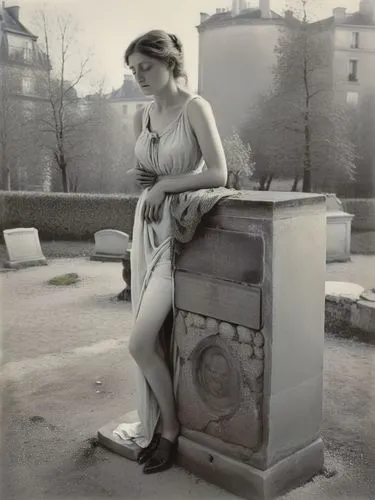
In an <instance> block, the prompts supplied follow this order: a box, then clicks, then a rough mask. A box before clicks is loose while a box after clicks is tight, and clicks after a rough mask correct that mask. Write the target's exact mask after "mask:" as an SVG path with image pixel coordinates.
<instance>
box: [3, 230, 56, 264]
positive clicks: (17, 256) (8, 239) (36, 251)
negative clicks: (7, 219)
mask: <svg viewBox="0 0 375 500" xmlns="http://www.w3.org/2000/svg"><path fill="white" fill-rule="evenodd" d="M3 234H4V240H5V245H6V248H7V252H8V257H9V259H7V260H6V261H5V262H4V267H6V268H12V269H20V268H24V267H30V266H46V265H47V260H46V258H45V257H44V255H43V252H42V248H41V246H40V241H39V233H38V230H37V229H36V228H35V227H19V228H15V229H5V230H4V231H3Z"/></svg>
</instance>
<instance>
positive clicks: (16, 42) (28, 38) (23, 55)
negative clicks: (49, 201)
mask: <svg viewBox="0 0 375 500" xmlns="http://www.w3.org/2000/svg"><path fill="white" fill-rule="evenodd" d="M19 14H20V8H19V7H18V6H11V7H6V6H5V3H4V2H2V4H1V6H0V127H1V128H3V129H4V130H6V131H7V133H6V134H3V135H2V137H1V144H0V149H1V155H0V174H1V175H0V188H2V189H27V190H47V191H48V190H49V188H50V158H49V155H48V153H47V152H46V150H45V149H44V148H42V147H40V145H39V146H38V145H37V144H36V143H35V142H33V140H32V139H31V138H30V137H29V136H28V134H27V133H26V132H25V130H24V127H23V124H24V123H26V122H27V121H28V120H32V119H33V118H34V117H35V112H36V111H37V110H38V111H39V110H40V108H41V106H43V105H46V103H47V102H48V98H47V92H46V88H47V86H46V84H47V81H48V75H49V72H50V71H51V65H50V63H49V61H48V58H47V56H46V54H44V53H43V51H42V50H41V49H40V48H39V47H38V44H37V40H38V37H37V36H35V35H34V34H33V33H31V32H30V31H29V30H28V29H27V28H26V27H25V26H24V25H23V24H22V23H21V21H20V15H19ZM13 122H14V123H16V128H15V125H14V123H13Z"/></svg>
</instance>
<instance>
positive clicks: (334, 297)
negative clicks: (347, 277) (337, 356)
mask: <svg viewBox="0 0 375 500" xmlns="http://www.w3.org/2000/svg"><path fill="white" fill-rule="evenodd" d="M327 285H328V286H327ZM340 285H341V288H342V289H341V291H340V290H339V288H340V287H339V286H338V284H337V283H335V282H327V284H326V298H325V331H326V332H330V333H334V334H337V335H341V336H343V337H354V338H358V339H360V340H363V341H365V342H370V343H375V302H373V301H371V300H366V299H364V298H363V297H366V296H369V293H368V292H366V291H364V289H363V288H362V287H360V286H359V285H355V284H353V283H341V284H340ZM335 288H336V290H335Z"/></svg>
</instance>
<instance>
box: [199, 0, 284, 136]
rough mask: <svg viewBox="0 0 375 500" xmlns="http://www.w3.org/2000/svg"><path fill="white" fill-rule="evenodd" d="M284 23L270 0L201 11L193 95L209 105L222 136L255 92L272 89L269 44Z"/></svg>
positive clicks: (253, 100)
mask: <svg viewBox="0 0 375 500" xmlns="http://www.w3.org/2000/svg"><path fill="white" fill-rule="evenodd" d="M284 25H285V20H284V18H283V17H282V16H281V15H279V14H277V13H276V12H274V11H273V10H271V8H270V2H269V0H268V1H267V0H261V1H260V2H259V7H257V8H251V7H248V4H247V3H246V2H244V1H242V0H234V1H233V5H232V8H231V9H217V11H216V13H215V14H213V15H212V16H210V15H208V14H206V13H201V18H200V24H199V26H197V29H198V33H199V70H198V93H199V94H200V95H202V97H204V98H206V99H207V100H208V101H209V102H210V103H211V104H212V106H213V108H214V111H215V116H216V120H217V123H218V127H219V131H220V133H221V134H222V135H224V136H226V135H228V134H230V133H231V131H232V128H233V127H237V126H238V125H239V124H240V123H242V122H243V120H244V119H245V118H246V117H247V116H248V115H249V113H250V112H251V107H252V106H253V105H254V104H255V103H256V102H257V100H258V97H259V94H261V93H264V92H266V91H267V90H270V89H271V86H272V70H273V66H274V63H275V61H276V56H275V53H274V47H275V45H276V44H277V40H278V36H279V29H280V26H284Z"/></svg>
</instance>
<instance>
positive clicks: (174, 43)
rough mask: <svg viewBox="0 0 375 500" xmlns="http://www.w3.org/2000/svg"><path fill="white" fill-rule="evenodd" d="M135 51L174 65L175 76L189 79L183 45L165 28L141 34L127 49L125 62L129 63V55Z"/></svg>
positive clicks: (168, 64)
mask: <svg viewBox="0 0 375 500" xmlns="http://www.w3.org/2000/svg"><path fill="white" fill-rule="evenodd" d="M135 52H139V53H140V54H143V55H145V56H147V57H150V58H152V59H157V60H158V61H161V62H164V63H165V64H166V65H167V66H172V65H173V76H174V77H175V78H176V79H177V78H184V79H185V81H187V75H186V73H185V69H184V52H183V47H182V43H181V41H180V40H179V38H177V36H176V35H173V34H170V33H167V32H166V31H163V30H152V31H149V32H147V33H145V34H144V35H141V36H139V37H138V38H136V39H135V40H133V41H132V42H131V44H130V45H129V47H128V48H127V49H126V52H125V62H126V64H127V65H129V57H130V56H131V55H132V54H134V53H135Z"/></svg>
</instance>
